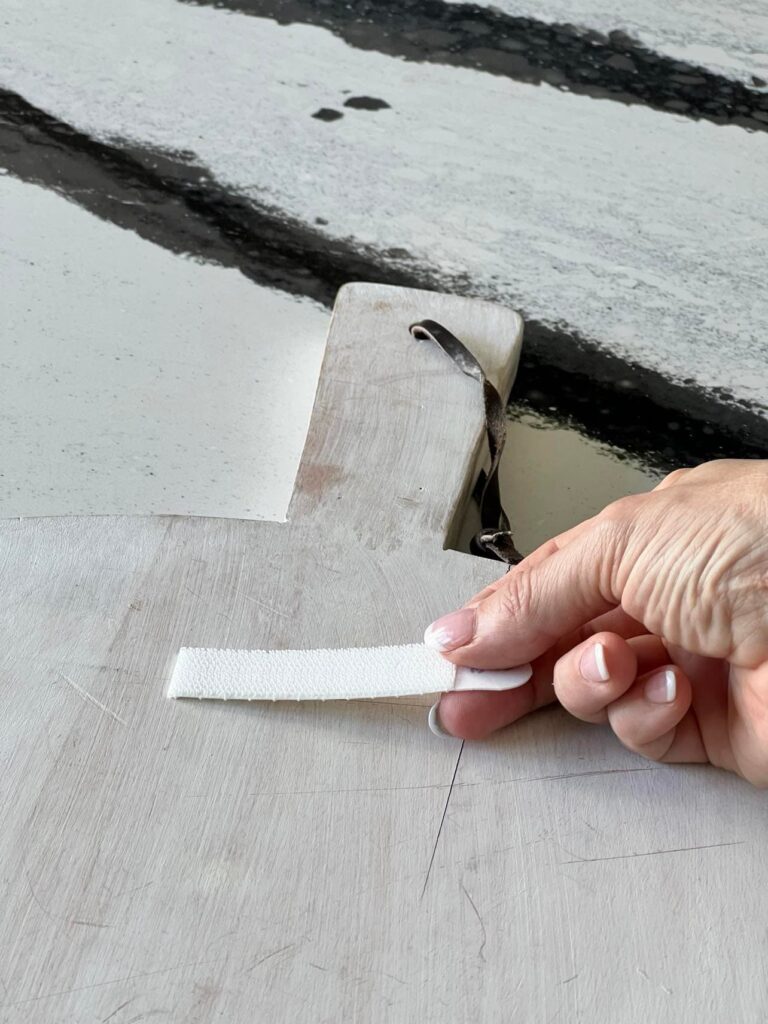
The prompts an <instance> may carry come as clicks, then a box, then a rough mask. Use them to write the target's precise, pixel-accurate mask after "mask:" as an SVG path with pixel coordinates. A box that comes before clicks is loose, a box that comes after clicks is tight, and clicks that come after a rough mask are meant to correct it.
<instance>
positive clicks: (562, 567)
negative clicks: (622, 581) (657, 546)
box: [424, 526, 623, 669]
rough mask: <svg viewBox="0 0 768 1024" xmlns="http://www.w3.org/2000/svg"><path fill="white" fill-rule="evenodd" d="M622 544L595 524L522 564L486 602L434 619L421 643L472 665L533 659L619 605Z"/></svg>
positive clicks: (614, 532)
mask: <svg viewBox="0 0 768 1024" xmlns="http://www.w3.org/2000/svg"><path fill="white" fill-rule="evenodd" d="M622 547H623V544H622V542H621V531H618V530H615V529H608V530H606V529H603V528H602V527H600V526H598V527H595V528H593V529H591V530H589V531H587V532H586V533H582V534H580V535H579V536H578V537H577V538H576V539H574V540H573V541H571V542H570V543H567V544H566V545H565V546H564V547H561V548H558V549H557V550H555V551H554V552H553V553H552V554H550V555H549V556H548V557H546V558H545V559H544V560H538V561H536V560H534V561H533V562H532V563H529V562H528V560H526V561H523V562H521V563H520V564H519V565H517V566H515V567H514V568H513V569H511V570H510V571H509V572H508V573H507V575H506V576H504V577H503V579H502V580H501V581H500V582H499V584H498V585H497V587H496V589H495V590H494V591H493V593H491V594H489V595H488V596H487V597H485V598H484V599H483V600H482V601H480V602H478V603H476V604H475V605H474V606H472V607H467V608H461V609H460V610H459V611H456V612H451V614H450V615H445V616H443V617H442V618H441V619H438V620H437V622H433V623H432V625H431V626H430V627H429V628H428V629H427V631H426V633H425V635H424V642H425V644H426V645H427V646H428V647H431V648H433V649H435V650H439V651H440V652H441V653H442V654H444V655H445V656H446V657H447V658H448V659H449V660H450V661H452V662H453V663H454V664H455V665H466V666H469V667H471V668H480V669H493V668H509V667H510V666H512V665H521V664H523V663H524V662H527V661H532V660H533V659H534V658H538V657H539V656H540V655H542V654H544V652H545V651H547V650H549V648H550V647H552V646H553V644H555V643H556V642H557V641H558V640H559V639H560V638H561V637H563V636H565V635H567V634H568V633H570V632H572V631H573V630H575V629H578V628H579V626H583V625H584V624H585V623H587V622H589V621H590V620H591V619H593V618H595V617H596V616H598V615H602V614H603V613H604V612H607V611H609V610H610V609H611V608H614V607H615V606H616V605H617V604H619V603H620V601H621V595H620V594H618V593H616V592H615V591H616V589H617V586H616V584H615V582H614V581H615V580H616V578H617V576H618V572H617V569H618V564H619V560H620V557H621V553H622V551H621V549H622Z"/></svg>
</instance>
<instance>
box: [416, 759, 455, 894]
mask: <svg viewBox="0 0 768 1024" xmlns="http://www.w3.org/2000/svg"><path fill="white" fill-rule="evenodd" d="M463 753H464V740H462V741H461V746H460V747H459V756H458V757H457V758H456V766H455V767H454V769H453V777H452V778H451V784H450V786H449V787H448V796H447V797H446V798H445V806H444V807H443V816H442V817H441V819H440V824H439V826H438V828H437V836H436V837H435V845H434V846H433V847H432V856H431V857H430V858H429V865H428V867H427V874H426V877H425V879H424V886H423V888H422V890H421V896H420V899H422V900H423V899H424V893H425V892H426V891H427V884H428V883H429V876H430V875H431V874H432V865H433V864H434V863H435V854H436V853H437V844H438V843H439V842H440V835H441V833H442V831H443V825H444V824H445V816H446V814H447V813H448V804H449V803H450V801H451V793H453V787H454V786H455V785H456V774H457V772H458V770H459V764H460V763H461V755H462V754H463Z"/></svg>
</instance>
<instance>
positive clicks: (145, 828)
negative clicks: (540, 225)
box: [0, 284, 768, 1024]
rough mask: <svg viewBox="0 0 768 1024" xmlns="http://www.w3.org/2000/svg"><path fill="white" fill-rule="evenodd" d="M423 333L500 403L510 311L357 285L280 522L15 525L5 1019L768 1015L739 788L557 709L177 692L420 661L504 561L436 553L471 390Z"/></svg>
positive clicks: (5, 840)
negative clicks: (436, 712)
mask: <svg viewBox="0 0 768 1024" xmlns="http://www.w3.org/2000/svg"><path fill="white" fill-rule="evenodd" d="M425 317H430V318H433V319H436V320H438V321H440V322H442V323H444V324H445V325H446V326H447V327H448V328H449V329H450V330H452V331H453V332H454V333H455V334H457V335H458V336H459V337H460V338H461V339H462V340H464V341H465V342H466V344H467V345H468V346H469V347H470V348H471V349H472V350H473V351H474V352H475V354H476V355H477V356H478V357H479V358H480V360H481V362H482V363H483V364H484V366H485V368H486V370H487V372H488V374H489V376H490V377H491V379H492V380H494V382H495V383H496V384H497V386H498V387H499V388H500V390H501V391H502V392H506V391H507V390H508V389H509V386H510V384H511V381H512V378H513V375H514V371H515V367H516V364H517V359H518V356H519V351H520V344H521V322H520V319H519V317H518V316H517V315H516V314H514V313H512V312H510V311H509V310H506V309H503V308H500V307H498V306H494V305H491V304H488V303H483V302H480V301H473V300H467V299H459V298H455V297H451V296H444V295H437V294H433V293H427V292H419V291H412V290H405V289H398V288H385V287H380V286H374V285H365V284H359V285H351V286H347V287H345V288H344V289H343V290H342V292H341V293H340V295H339V298H338V301H337V304H336V308H335V310H334V317H333V321H332V325H331V329H330V334H329V338H328V349H327V354H326V357H325V362H324V365H323V369H322V374H321V378H320V383H319V388H318V393H317V398H316V403H315V408H314V413H313V417H312V422H311V426H310V431H309V436H308V440H307V445H306V450H305V452H304V457H303V460H302V463H301V468H300V471H299V474H298V478H297V481H296V488H295V493H294V497H293V502H292V505H291V508H290V513H289V520H288V522H287V523H285V524H274V523H254V522H245V521H234V520H225V519H195V518H174V517H153V518H140V517H136V518H134V517H131V518H112V517H101V518H99V517H93V518H82V519H81V518H61V519H42V520H5V521H3V522H2V524H0V608H2V614H1V616H0V629H2V634H3V638H2V644H1V645H0V716H1V717H0V765H1V766H2V769H1V770H0V799H1V800H2V826H1V827H0V882H1V884H2V889H0V892H2V904H1V905H0V1020H2V1021H4V1022H10V1024H15V1022H17V1021H18V1022H22V1021H32V1020H34V1021H40V1022H48V1021H50V1022H57V1024H60V1022H73V1024H74V1022H77V1024H80V1022H83V1024H85V1022H91V1021H103V1022H106V1021H112V1022H113V1024H127V1022H129V1021H130V1022H138V1021H144V1020H147V1021H150V1020H151V1021H154V1020H157V1021H174V1022H177V1021H178V1022H197V1021H199V1022H208V1021H211V1022H212V1021H222V1022H225V1024H253V1022H259V1021H291V1022H293V1021H313V1022H314V1021H328V1022H331V1021H333V1022H336V1021H342V1020H343V1021H398V1022H399V1021H418V1022H426V1021H436V1022H437V1021H439V1022H453V1021H456V1022H463V1021H467V1020H482V1021H499V1020H504V1021H520V1022H525V1024H530V1022H537V1021H541V1022H545V1021H550V1020H552V1021H554V1020H559V1021H569V1020H574V1019H576V1017H574V1016H573V1015H572V1013H571V1010H572V1009H573V1007H575V1006H576V994H577V993H578V997H579V998H578V1004H579V1005H580V1006H582V1007H583V1006H584V1005H589V1006H591V1007H592V1008H593V1011H594V1012H593V1013H592V1015H591V1017H590V1020H592V1021H603V1020H604V1021H612V1022H614V1021H628V1022H629V1021H637V1020H642V1019H647V1020H663V1019H675V1020H676V1021H678V1022H680V1021H691V1022H693V1021H696V1022H697V1024H698V1022H700V1021H701V1020H703V1019H706V1013H707V1007H709V1006H711V998H712V993H713V992H719V993H722V991H723V986H728V987H729V990H730V991H732V993H733V996H732V1005H733V1014H734V1017H733V1019H739V1020H743V1021H747V1020H750V1021H751V1020H758V1019H760V1016H761V1014H762V1016H763V1017H764V1016H765V1013H766V1012H768V984H767V982H766V972H765V967H764V963H765V955H766V942H767V941H768V938H767V936H768V932H767V931H766V922H768V896H767V895H766V893H768V884H766V883H768V868H767V867H766V858H765V856H764V849H765V832H766V828H765V822H766V810H765V799H764V797H763V796H761V795H760V794H759V793H755V792H753V791H752V790H750V789H749V788H748V787H747V786H745V785H744V784H742V783H740V782H739V781H737V780H735V779H731V778H729V777H727V776H725V775H722V774H719V773H717V772H714V771H709V770H707V769H702V768H667V767H664V766H656V765H653V764H650V763H647V762H644V761H642V760H640V759H639V758H637V757H635V756H634V755H632V754H629V753H628V752H626V751H624V750H622V749H621V748H620V747H619V746H618V745H617V743H616V742H615V741H614V740H613V738H612V737H611V736H610V734H608V733H607V732H605V731H603V730H602V729H596V728H592V727H588V726H584V725H582V724H580V723H576V722H573V721H571V720H569V719H568V718H567V717H566V716H565V715H564V714H563V713H561V712H560V711H558V710H555V709H549V710H546V711H544V712H541V713H539V714H538V715H534V716H532V717H531V718H530V719H528V720H526V721H525V722H522V723H520V724H519V725H518V726H516V727H514V728H513V729H510V730H508V731H506V732H505V733H504V734H502V735H500V736H499V737H498V738H497V739H495V740H493V741H492V742H489V743H486V744H466V745H462V744H461V743H460V742H459V741H441V740H438V739H437V738H435V737H434V736H432V735H431V734H430V733H429V732H428V731H427V728H426V707H427V706H428V704H429V703H430V702H429V700H425V699H422V698H414V699H410V700H409V699H406V700H400V701H386V700H383V701H352V702H347V703H327V704H294V703H292V704H269V705H261V704H241V703H237V702H233V703H226V704H224V703H215V702H203V703H196V702H195V703H190V702H171V701H168V700H167V699H166V696H165V691H166V687H167V684H168V679H169V674H170V670H171V668H172V665H173V659H174V656H175V654H176V652H177V650H178V648H179V647H180V646H182V645H187V646H212V647H224V646H228V647H271V648H280V647H283V648H289V647H321V646H322V647H329V646H331V647H333V646H345V645H354V646H358V645H373V644H394V643H404V642H410V641H417V640H419V638H420V636H421V634H422V632H423V629H424V626H425V625H426V624H427V623H428V622H430V621H431V620H432V619H433V618H434V617H435V616H437V615H438V614H440V613H442V612H445V611H448V610H451V609H452V608H454V607H455V606H457V605H458V604H459V603H461V602H463V601H464V600H465V599H466V598H467V597H468V596H469V595H470V594H471V593H473V592H475V591H477V590H478V589H480V588H481V587H482V586H484V585H486V584H487V583H488V582H490V581H491V580H492V579H494V578H496V577H497V576H498V575H499V574H500V572H501V571H502V567H500V566H499V565H498V564H496V563H492V562H488V561H485V560H482V559H476V558H473V557H471V556H469V555H465V554H460V553H458V552H456V551H453V550H446V546H447V545H449V544H450V543H451V542H452V540H453V538H455V535H456V532H457V529H458V525H459V519H460V517H461V515H462V513H463V509H464V508H465V506H466V503H467V501H468V500H469V492H470V490H471V486H472V483H473V481H474V478H475V474H476V470H477V466H478V464H479V460H480V458H481V457H482V452H483V445H484V434H483V416H482V401H481V395H480V390H479V386H478V384H477V383H476V382H475V381H473V380H470V379H469V378H467V377H465V376H463V375H462V374H461V373H460V372H459V371H458V370H457V369H456V368H455V367H454V366H453V365H452V363H451V362H450V360H448V359H447V358H446V356H445V355H443V354H442V353H441V352H440V351H439V350H438V349H436V348H435V347H432V346H430V345H429V344H426V343H417V342H415V341H414V340H413V339H412V338H411V337H410V335H409V333H408V329H407V328H408V325H409V323H411V322H412V321H414V320H417V319H422V318H425ZM285 415H286V416H289V415H290V410H289V409H288V410H286V412H285ZM564 497H565V500H567V496H564ZM579 1019H586V1018H579Z"/></svg>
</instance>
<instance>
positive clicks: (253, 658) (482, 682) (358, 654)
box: [168, 644, 531, 700]
mask: <svg viewBox="0 0 768 1024" xmlns="http://www.w3.org/2000/svg"><path fill="white" fill-rule="evenodd" d="M530 675H531V667H530V665H525V666H522V667H521V668H517V669H511V670H508V671H504V672H478V671H475V670H472V669H457V668H456V667H455V666H454V665H452V664H451V663H450V662H448V661H446V659H445V658H444V657H443V656H442V655H441V654H438V653H437V652H436V651H431V650H429V649H428V648H427V647H424V646H423V645H422V644H408V645H404V646H399V647H348V648H340V649H337V650H330V649H322V650H311V651H307V650H304V651H296V650H294V651H242V650H241V651H238V650H226V649H219V648H212V647H182V648H181V650H180V651H179V655H178V658H177V659H176V665H175V667H174V670H173V676H172V678H171V683H170V687H169V689H168V696H169V697H174V698H175V697H197V698H200V699H202V698H210V699H214V700H350V699H355V698H365V697H405V696H408V695H411V694H421V693H440V692H445V691H448V690H506V689H513V688H515V687H516V686H522V685H523V683H525V682H527V681H528V679H529V678H530Z"/></svg>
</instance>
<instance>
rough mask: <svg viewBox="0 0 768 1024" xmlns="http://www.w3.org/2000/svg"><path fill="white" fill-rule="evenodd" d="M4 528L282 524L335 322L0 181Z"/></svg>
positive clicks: (45, 195)
mask: <svg viewBox="0 0 768 1024" xmlns="http://www.w3.org/2000/svg"><path fill="white" fill-rule="evenodd" d="M0 224H2V234H1V235H0V263H1V264H2V280H3V284H2V288H3V307H2V318H3V331H2V335H0V365H1V366H2V372H0V410H1V412H0V416H1V417H2V421H1V422H2V429H1V430H0V518H2V517H10V516H49V515H88V514H112V515H120V514H125V515H130V514H133V515H139V514H163V513H168V514H173V515H198V516H201V515H207V516H230V517H234V518H240V519H271V520H283V519H285V514H286V511H287V508H288V502H289V500H290V496H291V491H292V489H293V479H294V476H295V473H296V468H297V466H298V462H299V457H300V455H301V450H302V447H303V445H304V438H305V436H306V430H307V425H308V423H309V414H310V411H311V407H312V400H313V397H314V391H315V385H316V382H317V374H318V372H319V368H320V360H321V358H322V352H323V348H324V345H325V334H326V331H327V325H328V313H327V311H326V310H325V309H323V308H321V307H319V306H318V305H316V304H315V303H312V302H310V301H308V300H299V299H294V298H290V297H288V296H286V295H284V294H282V293H280V292H275V291H271V290H269V289H266V288H260V287H258V286H256V285H254V284H253V283H251V282H250V281H248V280H246V278H244V277H243V276H242V275H241V274H240V273H239V272H238V271H237V270H230V269H224V268H221V267H217V266H212V265H207V264H203V263H200V262H196V261H194V260H192V259H185V258H183V257H179V256H174V255H172V254H170V253H168V252H166V251H165V250H164V249H161V248H159V247H158V246H155V245H152V244H150V243H149V242H145V241H143V240H142V239H141V238H139V237H138V236H136V235H135V234H134V233H133V232H130V231H124V230H121V229H119V228H116V227H114V226H112V225H110V224H106V223H104V222H103V221H100V220H99V219H98V218H97V217H94V216H92V215H91V214H90V213H86V212H84V211H83V210H81V209H80V208H78V207H77V206H74V205H73V204H72V203H69V202H67V201H66V200H65V199H63V198H61V197H59V196H58V195H56V194H55V193H53V192H48V191H45V190H44V189H41V188H38V187H36V186H34V185H28V184H22V183H20V182H18V181H16V180H15V179H13V178H11V177H9V176H5V177H1V178H0Z"/></svg>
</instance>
